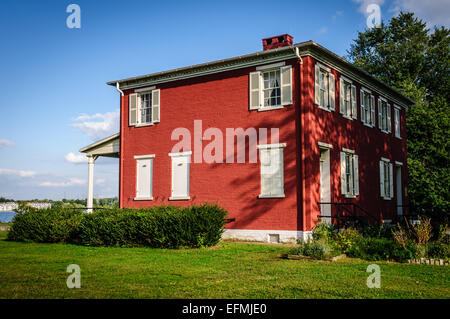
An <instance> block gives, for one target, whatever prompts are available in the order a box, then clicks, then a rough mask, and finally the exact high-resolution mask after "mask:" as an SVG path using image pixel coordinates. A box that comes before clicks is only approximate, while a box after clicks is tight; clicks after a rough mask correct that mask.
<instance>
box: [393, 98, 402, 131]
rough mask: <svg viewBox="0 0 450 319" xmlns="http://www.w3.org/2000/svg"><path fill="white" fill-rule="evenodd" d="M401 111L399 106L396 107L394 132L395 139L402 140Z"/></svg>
mask: <svg viewBox="0 0 450 319" xmlns="http://www.w3.org/2000/svg"><path fill="white" fill-rule="evenodd" d="M400 126H401V110H400V107H399V106H397V105H394V132H395V137H396V138H399V139H401V138H402V137H401V133H400V132H401V129H400Z"/></svg>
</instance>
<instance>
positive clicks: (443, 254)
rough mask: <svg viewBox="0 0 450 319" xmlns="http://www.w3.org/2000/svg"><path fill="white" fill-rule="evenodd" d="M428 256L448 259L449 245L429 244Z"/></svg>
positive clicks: (449, 255) (449, 256)
mask: <svg viewBox="0 0 450 319" xmlns="http://www.w3.org/2000/svg"><path fill="white" fill-rule="evenodd" d="M428 256H429V257H430V258H436V259H450V245H449V244H446V243H432V244H429V246H428Z"/></svg>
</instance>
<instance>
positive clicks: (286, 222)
mask: <svg viewBox="0 0 450 319" xmlns="http://www.w3.org/2000/svg"><path fill="white" fill-rule="evenodd" d="M287 64H291V65H293V66H294V67H293V69H294V70H293V72H294V73H293V92H294V96H293V97H294V99H293V101H294V103H293V105H290V106H286V107H284V108H283V109H280V110H273V111H265V112H258V111H249V93H248V92H249V89H248V86H249V73H250V72H252V71H255V67H252V68H246V69H241V70H236V71H229V72H223V73H219V74H214V75H208V76H203V77H199V78H195V79H189V80H182V81H176V82H170V83H164V84H161V85H157V88H159V89H160V90H161V93H160V94H161V122H160V123H157V124H154V125H153V126H147V127H139V128H136V127H129V126H128V94H130V93H133V90H128V91H126V92H125V96H124V97H123V98H122V107H121V118H122V122H121V135H122V141H123V143H122V151H121V184H122V186H123V187H122V188H121V198H120V206H121V207H145V206H152V205H159V204H172V205H189V204H191V203H201V202H204V201H209V202H218V203H219V204H220V205H222V206H223V207H224V208H226V209H227V210H228V212H229V217H230V218H236V221H235V222H233V223H230V224H228V226H227V227H228V228H238V229H242V228H245V229H271V230H297V229H298V227H299V218H298V212H299V207H298V206H297V203H298V202H301V201H297V196H298V193H299V189H298V186H299V183H298V182H297V181H298V180H300V179H299V174H298V172H299V170H298V169H297V165H298V162H299V158H298V154H299V152H298V151H297V148H298V147H299V145H297V138H296V132H297V130H296V128H297V126H298V125H299V118H300V116H299V109H298V107H294V105H297V106H298V105H299V102H298V94H297V92H299V91H300V89H299V82H298V78H299V71H298V66H297V65H298V64H297V60H292V61H288V62H287ZM194 120H202V121H203V132H204V131H205V130H206V129H207V128H208V127H216V128H219V129H220V130H221V131H222V133H223V136H224V159H225V154H226V153H225V132H226V128H238V127H242V128H243V129H244V130H245V129H247V128H249V127H254V128H256V129H257V130H258V128H268V129H269V131H268V141H270V128H272V127H275V128H279V129H280V139H279V141H280V143H286V144H287V146H286V147H285V148H284V167H285V195H286V198H283V199H258V198H257V196H258V195H259V194H260V166H259V163H248V152H247V154H246V159H247V160H246V163H244V164H241V163H223V164H216V163H214V164H206V163H193V161H194V154H192V156H191V161H192V163H191V167H190V197H191V199H190V200H189V201H169V200H168V198H169V197H170V195H171V158H170V157H169V156H168V153H169V152H171V150H172V147H173V146H174V145H175V144H176V143H177V141H171V133H172V131H173V130H174V129H175V128H178V127H185V128H188V129H189V130H190V131H191V140H192V142H191V146H192V147H194V141H193V139H194V129H193V128H194ZM209 142H210V141H203V147H205V146H206V145H207V144H208V143H209ZM246 144H247V145H246V146H247V147H246V149H248V140H247V141H246ZM192 151H193V152H194V149H192ZM143 154H156V157H155V159H154V167H153V174H154V176H153V201H134V200H133V199H134V197H135V181H136V161H135V159H134V156H135V155H143ZM258 161H259V156H258ZM235 162H236V159H235Z"/></svg>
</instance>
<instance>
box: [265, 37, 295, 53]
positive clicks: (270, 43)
mask: <svg viewBox="0 0 450 319" xmlns="http://www.w3.org/2000/svg"><path fill="white" fill-rule="evenodd" d="M293 41H294V37H292V36H291V35H289V34H282V35H277V36H275V37H270V38H265V39H263V40H262V42H263V48H264V51H266V50H272V49H277V48H281V47H288V46H290V45H292V43H293Z"/></svg>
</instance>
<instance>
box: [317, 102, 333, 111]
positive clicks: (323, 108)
mask: <svg viewBox="0 0 450 319" xmlns="http://www.w3.org/2000/svg"><path fill="white" fill-rule="evenodd" d="M316 105H317V107H318V108H319V109H322V110H324V111H327V112H333V110H330V109H328V108H326V107H325V106H321V105H319V104H316Z"/></svg>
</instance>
